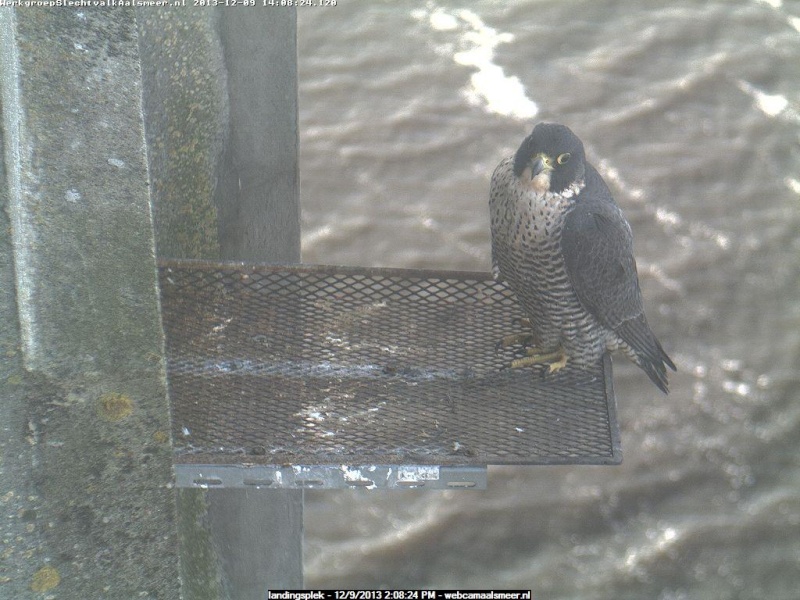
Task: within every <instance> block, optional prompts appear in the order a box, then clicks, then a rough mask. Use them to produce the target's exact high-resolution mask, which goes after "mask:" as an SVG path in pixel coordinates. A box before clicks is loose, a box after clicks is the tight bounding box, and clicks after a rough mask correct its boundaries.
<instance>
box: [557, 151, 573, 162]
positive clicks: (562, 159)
mask: <svg viewBox="0 0 800 600" xmlns="http://www.w3.org/2000/svg"><path fill="white" fill-rule="evenodd" d="M570 156H571V155H570V153H569V152H564V154H561V155H559V157H558V158H557V159H556V160H557V161H558V164H560V165H564V164H566V163H568V162H569V157H570Z"/></svg>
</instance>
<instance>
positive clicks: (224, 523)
mask: <svg viewBox="0 0 800 600" xmlns="http://www.w3.org/2000/svg"><path fill="white" fill-rule="evenodd" d="M219 32H220V39H221V41H222V46H223V51H224V56H225V65H226V70H227V74H228V90H229V99H230V109H229V110H230V132H229V138H228V144H227V147H226V149H225V156H224V159H223V161H222V164H223V165H224V167H225V172H224V173H223V174H222V177H221V179H220V182H221V186H220V188H218V190H224V192H225V195H224V197H219V196H220V194H219V193H218V207H219V240H220V250H221V254H222V258H225V259H234V260H249V261H258V262H299V261H300V209H299V199H298V168H297V154H298V151H297V146H298V138H297V21H296V13H295V11H294V10H292V9H284V10H279V11H264V10H263V9H262V10H259V9H258V8H257V9H254V10H244V11H239V10H237V11H223V12H222V13H221V17H220V23H219ZM208 501H209V504H208V516H209V523H210V526H211V535H212V538H213V539H214V541H215V544H216V546H217V548H218V550H219V553H220V557H221V558H222V560H223V565H224V570H225V576H226V579H227V581H228V584H229V586H230V594H231V598H237V599H239V598H242V599H247V600H249V599H252V600H256V599H258V600H263V598H264V597H265V592H266V590H267V589H268V588H269V587H272V588H298V587H302V585H303V572H302V535H303V531H302V524H303V492H302V490H246V491H245V490H236V489H234V490H224V489H223V490H209V491H208Z"/></svg>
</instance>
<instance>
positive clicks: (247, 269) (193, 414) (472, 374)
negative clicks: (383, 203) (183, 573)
mask: <svg viewBox="0 0 800 600" xmlns="http://www.w3.org/2000/svg"><path fill="white" fill-rule="evenodd" d="M160 282H161V293H162V313H163V319H164V328H165V332H166V341H167V361H168V379H169V387H170V396H171V401H172V414H173V428H174V431H173V434H174V442H175V452H176V457H175V459H176V465H177V466H178V468H181V466H189V465H194V467H193V468H192V470H191V475H193V476H197V475H200V476H201V477H200V479H201V480H202V476H203V473H202V467H203V466H206V467H209V466H211V465H217V466H218V467H222V466H236V467H239V468H252V467H253V466H259V465H261V466H269V465H271V466H273V467H276V468H274V469H272V470H271V471H270V472H271V473H273V474H274V473H276V472H279V471H280V468H284V469H285V468H287V467H289V466H292V467H296V466H304V467H309V468H310V467H313V466H326V465H327V466H331V467H333V468H334V469H337V470H339V471H341V472H342V473H344V472H346V471H347V469H349V468H351V467H353V466H357V467H358V468H361V469H363V468H368V467H369V466H386V465H396V466H403V465H417V466H420V465H421V466H424V465H431V466H440V467H477V466H485V465H489V464H566V463H584V464H587V463H589V464H613V463H619V462H620V460H621V456H620V447H619V434H618V429H617V422H616V415H615V405H614V393H613V388H612V385H611V362H610V358H608V357H606V359H605V361H604V362H603V363H602V364H599V365H598V366H597V367H596V369H594V370H582V369H580V368H577V367H570V366H569V365H568V366H567V367H566V368H565V369H562V370H561V371H559V372H557V373H554V374H547V373H546V367H538V366H536V367H526V368H523V369H505V368H504V367H505V366H506V365H508V363H509V362H510V361H511V359H513V358H514V356H515V352H516V353H519V352H520V351H521V350H520V349H513V348H511V349H505V350H502V351H496V350H495V344H496V342H497V341H498V340H499V339H500V338H501V337H502V336H503V335H505V334H508V333H512V332H514V331H519V330H520V329H519V325H518V324H517V320H518V318H519V317H520V316H521V314H520V312H519V307H518V305H517V303H516V300H515V298H514V296H513V294H512V293H511V292H510V291H509V290H508V289H507V288H506V287H505V286H504V285H503V284H501V283H497V282H495V281H493V280H492V279H491V277H490V276H489V275H488V274H486V273H472V272H452V271H443V272H433V271H413V270H403V269H368V268H354V267H327V266H309V265H296V266H285V265H282V266H265V265H244V264H239V263H236V264H231V263H206V262H195V261H162V262H161V263H160ZM278 467H279V468H278ZM206 471H208V468H206ZM217 472H218V471H217ZM187 477H188V475H187ZM245 477H246V476H245V475H236V476H235V477H234V479H236V480H238V479H244V478H245ZM342 478H343V476H342ZM196 479H197V477H194V479H192V478H191V477H190V478H189V479H186V478H184V482H185V483H184V485H189V484H190V483H186V482H188V481H195V480H196ZM322 479H323V480H324V479H325V478H322ZM379 479H381V478H379ZM388 479H391V477H390V478H387V480H388ZM395 479H396V476H395ZM208 481H209V480H208V479H207V480H206V484H207V483H208ZM191 485H198V484H196V483H191ZM292 485H295V484H292Z"/></svg>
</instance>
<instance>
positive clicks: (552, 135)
mask: <svg viewBox="0 0 800 600" xmlns="http://www.w3.org/2000/svg"><path fill="white" fill-rule="evenodd" d="M585 160H586V157H585V154H584V151H583V143H581V141H580V140H579V139H578V136H576V135H575V134H574V133H572V130H570V128H569V127H565V126H564V125H558V124H556V123H539V124H538V125H537V126H536V127H534V128H533V132H532V133H531V134H530V135H529V136H528V137H526V138H525V140H524V141H523V142H522V145H521V146H520V147H519V150H517V153H516V155H515V156H514V175H516V176H517V177H518V178H519V179H520V181H522V182H523V183H524V184H526V185H529V186H530V187H531V188H533V189H534V190H535V191H536V192H537V193H539V194H543V193H545V192H552V193H556V194H558V193H561V192H563V191H564V190H565V189H567V188H568V187H569V186H571V185H572V184H573V183H575V182H577V181H580V180H581V179H583V176H584V174H585V172H586V167H585V164H584V162H585Z"/></svg>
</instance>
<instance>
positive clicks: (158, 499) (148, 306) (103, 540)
mask: <svg viewBox="0 0 800 600" xmlns="http://www.w3.org/2000/svg"><path fill="white" fill-rule="evenodd" d="M0 45H1V46H2V52H0V89H1V90H2V95H1V96H0V98H1V99H0V102H2V137H3V146H2V153H3V164H4V177H3V178H2V185H1V186H0V194H2V200H3V203H4V205H5V207H6V208H7V212H8V215H9V222H8V223H0V229H2V234H0V286H1V287H2V296H0V323H2V324H3V325H2V326H0V346H2V348H1V350H2V353H3V355H2V365H3V366H2V369H0V396H2V402H0V413H1V414H0V424H2V439H0V444H2V451H3V456H2V461H0V469H1V471H0V513H3V515H2V519H0V522H2V524H0V528H6V527H8V528H9V533H10V535H8V536H7V535H6V532H3V540H4V542H6V545H5V546H4V551H3V561H2V566H1V567H0V580H2V583H0V594H2V595H3V596H4V597H9V598H29V597H43V596H42V595H41V594H42V593H43V592H48V593H50V594H52V595H53V596H54V597H55V596H57V597H60V598H165V599H166V598H177V597H178V594H179V576H178V573H179V571H178V558H177V535H176V523H175V498H174V491H173V489H172V473H171V468H172V451H171V447H170V424H169V408H168V401H167V394H166V388H165V376H164V365H163V363H162V360H161V357H162V355H163V351H162V348H163V334H162V330H161V325H160V318H159V303H158V293H157V287H156V271H155V260H154V240H153V226H152V219H151V211H150V198H149V193H148V192H149V190H148V173H147V161H146V156H145V147H144V131H143V123H142V105H141V79H140V71H139V49H138V44H137V31H136V24H135V21H134V13H133V11H132V10H128V9H124V8H117V9H114V10H89V9H86V10H80V9H71V8H63V7H59V8H51V9H48V8H35V9H19V10H12V9H7V10H2V11H0ZM7 232H8V233H10V235H8V233H7ZM12 273H13V276H12ZM12 281H13V284H14V285H13V286H12V285H11V282H12Z"/></svg>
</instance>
